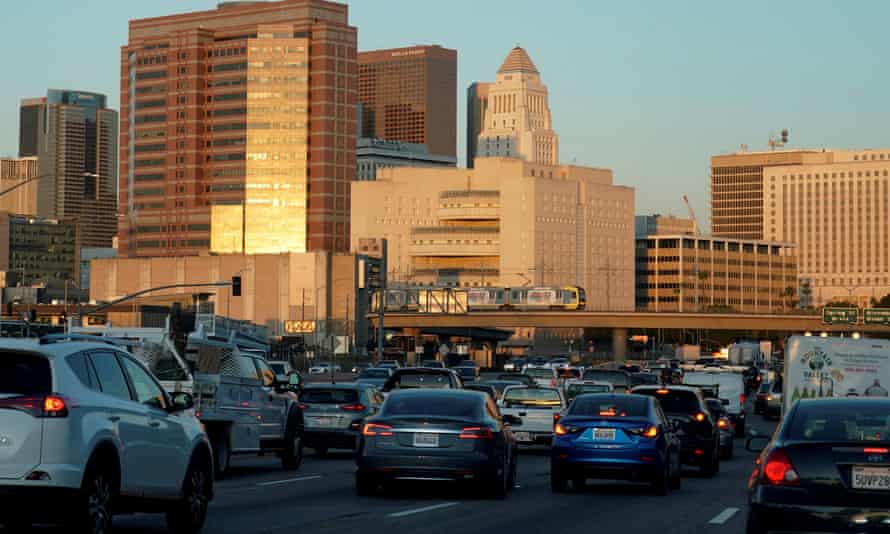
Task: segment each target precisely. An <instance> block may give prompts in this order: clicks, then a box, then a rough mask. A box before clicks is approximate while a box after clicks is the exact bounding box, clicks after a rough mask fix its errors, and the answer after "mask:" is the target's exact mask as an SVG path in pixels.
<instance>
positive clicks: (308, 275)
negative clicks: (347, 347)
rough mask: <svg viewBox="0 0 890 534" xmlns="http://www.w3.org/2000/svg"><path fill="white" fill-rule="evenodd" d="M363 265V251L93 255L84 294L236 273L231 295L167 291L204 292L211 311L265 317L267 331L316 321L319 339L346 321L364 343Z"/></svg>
mask: <svg viewBox="0 0 890 534" xmlns="http://www.w3.org/2000/svg"><path fill="white" fill-rule="evenodd" d="M363 268H365V261H364V259H363V258H362V257H361V256H356V255H353V254H332V253H329V252H308V253H285V254H264V255H241V254H231V255H219V256H179V257H158V258H114V259H99V260H93V261H92V262H91V271H90V298H91V299H92V300H95V301H99V302H107V301H112V300H114V299H117V298H120V297H122V296H125V295H128V294H131V293H135V292H137V291H141V290H144V289H146V288H151V287H158V286H163V285H172V284H196V283H206V282H217V281H227V280H231V278H232V276H234V275H240V276H241V279H242V282H241V288H242V296H240V297H232V296H231V294H230V289H229V288H228V287H222V288H209V289H208V288H185V289H179V290H174V291H171V292H170V293H174V294H192V293H195V292H198V291H201V292H210V293H212V294H213V297H212V298H213V301H214V302H215V305H216V313H217V314H219V315H223V316H226V317H231V318H233V319H237V320H246V321H250V322H253V323H257V324H261V325H264V326H266V327H268V330H269V333H270V335H273V336H280V335H285V334H289V332H287V331H286V327H287V326H288V322H289V321H309V322H311V323H313V324H315V325H317V327H316V333H317V336H318V338H319V339H321V338H324V337H325V336H328V335H338V336H339V335H344V328H345V331H346V335H350V336H355V337H354V339H356V343H357V345H360V346H363V345H364V343H365V342H366V341H367V339H368V328H367V324H368V323H367V321H365V316H366V314H367V311H368V310H367V302H368V301H369V299H368V295H367V293H366V291H367V289H366V288H365V287H363V282H364V281H365V280H367V277H366V276H360V271H361V269H363ZM357 317H358V322H356V318H357ZM309 336H310V337H313V336H315V334H310V335H309Z"/></svg>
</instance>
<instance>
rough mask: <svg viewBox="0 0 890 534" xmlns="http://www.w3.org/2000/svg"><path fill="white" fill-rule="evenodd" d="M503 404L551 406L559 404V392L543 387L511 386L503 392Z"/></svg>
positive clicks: (509, 405) (532, 406)
mask: <svg viewBox="0 0 890 534" xmlns="http://www.w3.org/2000/svg"><path fill="white" fill-rule="evenodd" d="M503 401H504V405H506V406H507V407H508V408H509V407H511V406H525V407H528V408H535V407H541V408H551V407H553V406H560V405H561V401H560V398H559V392H557V391H556V390H555V389H544V388H513V389H509V390H507V392H506V393H505V394H504V399H503Z"/></svg>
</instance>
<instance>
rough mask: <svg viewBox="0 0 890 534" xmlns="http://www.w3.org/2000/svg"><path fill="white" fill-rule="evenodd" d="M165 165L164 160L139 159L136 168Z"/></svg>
mask: <svg viewBox="0 0 890 534" xmlns="http://www.w3.org/2000/svg"><path fill="white" fill-rule="evenodd" d="M165 163H166V162H165V161H164V160H163V159H137V160H136V162H135V165H136V167H158V166H161V165H164V164H165Z"/></svg>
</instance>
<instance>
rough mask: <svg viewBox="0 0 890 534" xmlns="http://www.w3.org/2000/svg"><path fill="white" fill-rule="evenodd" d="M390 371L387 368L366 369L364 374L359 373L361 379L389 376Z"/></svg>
mask: <svg viewBox="0 0 890 534" xmlns="http://www.w3.org/2000/svg"><path fill="white" fill-rule="evenodd" d="M389 376H390V372H389V371H388V370H386V369H365V370H364V371H362V374H360V375H358V378H359V380H361V379H362V378H389Z"/></svg>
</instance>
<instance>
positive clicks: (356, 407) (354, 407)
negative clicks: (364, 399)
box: [340, 403, 365, 412]
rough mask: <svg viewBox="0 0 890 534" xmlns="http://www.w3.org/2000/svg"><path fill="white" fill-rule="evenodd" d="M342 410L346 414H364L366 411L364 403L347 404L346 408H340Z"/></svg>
mask: <svg viewBox="0 0 890 534" xmlns="http://www.w3.org/2000/svg"><path fill="white" fill-rule="evenodd" d="M340 409H341V410H343V411H346V412H363V411H365V405H364V404H362V403H357V404H347V405H345V406H340Z"/></svg>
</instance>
